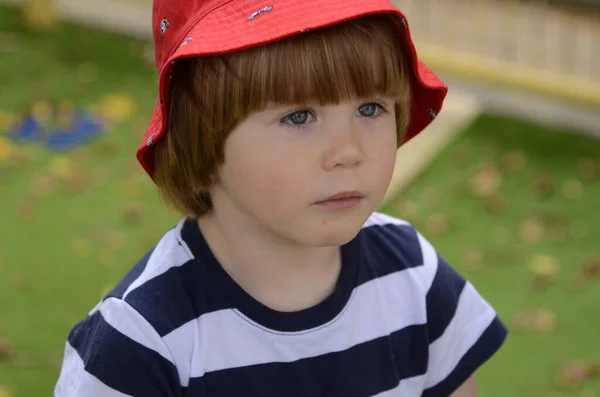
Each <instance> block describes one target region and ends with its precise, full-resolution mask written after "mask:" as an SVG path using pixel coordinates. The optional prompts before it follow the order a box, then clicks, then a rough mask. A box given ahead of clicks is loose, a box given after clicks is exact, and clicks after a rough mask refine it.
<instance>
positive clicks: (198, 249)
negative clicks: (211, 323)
mask: <svg viewBox="0 0 600 397" xmlns="http://www.w3.org/2000/svg"><path fill="white" fill-rule="evenodd" d="M181 234H182V238H183V240H184V241H185V242H186V244H187V245H188V247H189V248H190V250H191V252H192V254H193V255H194V257H195V260H196V261H197V262H199V265H201V266H206V267H208V270H209V274H210V276H211V277H212V279H211V280H210V282H214V283H215V285H216V289H217V290H218V291H221V292H222V295H223V296H224V297H225V299H226V300H227V301H228V302H229V303H230V305H231V308H232V309H236V310H238V311H240V312H241V313H242V314H243V315H244V316H246V317H248V318H249V319H250V320H252V321H253V322H255V323H257V324H259V325H261V326H263V327H266V328H269V329H271V330H274V331H279V332H299V331H305V330H309V329H312V328H317V327H319V326H322V325H324V324H327V323H328V322H330V321H332V320H333V319H334V318H335V317H337V316H338V315H339V314H340V313H341V312H342V310H343V309H344V307H345V306H346V304H347V303H348V301H349V299H350V296H351V294H352V291H353V289H354V287H355V286H356V283H357V279H358V270H359V261H360V259H359V258H360V244H359V242H358V238H357V237H355V238H354V239H352V240H351V241H350V242H348V243H347V244H344V245H343V246H341V247H340V250H341V261H342V265H341V270H340V274H339V276H338V280H337V282H336V286H335V289H334V291H333V293H331V294H330V295H329V296H328V297H327V298H325V299H324V300H323V301H321V302H320V303H318V304H316V305H314V306H312V307H309V308H306V309H303V310H299V311H294V312H281V311H277V310H274V309H271V308H269V307H268V306H266V305H264V304H262V303H260V302H259V301H257V300H256V299H254V298H253V297H252V296H251V295H250V294H248V293H247V292H246V291H245V290H244V289H243V288H242V287H240V285H239V284H238V283H236V282H235V280H233V279H232V278H231V276H230V275H229V274H228V273H227V272H226V271H225V270H224V269H223V267H222V266H221V264H220V263H219V261H218V260H217V258H216V257H215V256H214V254H213V252H212V250H211V248H210V246H209V245H208V243H207V241H206V239H205V238H204V236H203V234H202V232H201V230H200V228H199V227H198V223H197V222H196V220H194V219H191V218H187V219H186V220H185V222H184V225H183V228H182V231H181Z"/></svg>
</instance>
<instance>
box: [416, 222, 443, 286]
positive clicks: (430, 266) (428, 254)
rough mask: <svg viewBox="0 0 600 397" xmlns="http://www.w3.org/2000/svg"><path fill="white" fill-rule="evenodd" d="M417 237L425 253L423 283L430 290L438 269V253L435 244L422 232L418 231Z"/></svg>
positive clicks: (422, 251)
mask: <svg viewBox="0 0 600 397" xmlns="http://www.w3.org/2000/svg"><path fill="white" fill-rule="evenodd" d="M417 238H418V239H419V245H420V246H421V253H422V255H423V267H424V271H423V283H424V286H425V291H429V289H430V288H431V285H432V284H433V279H434V278H435V275H436V273H437V270H438V255H437V251H436V250H435V248H433V245H431V243H430V242H429V241H427V239H425V237H423V235H422V234H421V233H419V232H417Z"/></svg>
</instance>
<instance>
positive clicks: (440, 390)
mask: <svg viewBox="0 0 600 397" xmlns="http://www.w3.org/2000/svg"><path fill="white" fill-rule="evenodd" d="M507 334H508V331H507V329H506V327H505V326H504V324H502V322H501V321H500V320H499V319H498V317H496V318H495V319H494V321H492V323H491V324H490V325H489V326H488V327H487V329H486V330H485V332H484V333H483V334H482V335H481V337H480V338H479V340H478V341H477V342H476V343H475V344H474V345H473V346H472V347H471V348H470V349H469V351H468V352H467V353H466V354H465V355H464V356H463V358H462V359H461V360H460V361H459V362H458V365H457V366H456V368H454V370H453V371H452V372H451V373H450V375H448V377H446V379H444V380H443V381H442V382H440V383H438V384H437V385H435V386H434V387H431V388H429V389H427V390H425V392H424V393H423V395H422V397H447V396H449V395H451V394H452V393H453V392H454V391H456V389H458V388H459V387H460V386H461V385H462V384H463V383H464V382H465V381H466V380H467V379H469V378H470V377H471V375H473V374H474V373H475V371H476V370H477V368H479V367H480V366H481V365H482V364H483V363H485V362H486V361H488V360H489V359H490V358H491V357H492V356H493V355H494V353H496V352H497V351H498V349H500V347H501V346H502V344H503V343H504V341H505V340H506V336H507Z"/></svg>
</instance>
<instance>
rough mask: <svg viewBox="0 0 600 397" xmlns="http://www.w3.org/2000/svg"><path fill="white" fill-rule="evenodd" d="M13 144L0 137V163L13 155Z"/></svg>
mask: <svg viewBox="0 0 600 397" xmlns="http://www.w3.org/2000/svg"><path fill="white" fill-rule="evenodd" d="M15 149H16V147H15V144H14V143H13V142H12V141H11V140H10V139H8V138H3V137H0V162H5V161H8V159H10V158H11V157H12V156H13V155H14V153H15Z"/></svg>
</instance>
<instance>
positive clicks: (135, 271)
mask: <svg viewBox="0 0 600 397" xmlns="http://www.w3.org/2000/svg"><path fill="white" fill-rule="evenodd" d="M152 252H154V248H152V249H151V250H150V251H148V252H147V253H146V255H144V256H143V257H142V258H141V259H140V260H139V261H138V262H137V263H136V264H135V266H133V268H132V269H131V270H130V271H129V272H128V273H127V274H126V275H125V277H123V279H122V280H121V282H119V284H117V286H116V287H115V288H113V289H112V290H111V291H110V292H109V293H108V294H107V295H106V297H105V298H104V299H108V298H117V299H122V298H123V295H124V294H125V291H127V288H129V286H130V285H131V284H133V282H134V281H135V280H136V279H137V278H138V277H140V275H141V274H142V273H143V272H144V269H146V265H147V264H148V260H149V259H150V256H151V255H152Z"/></svg>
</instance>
